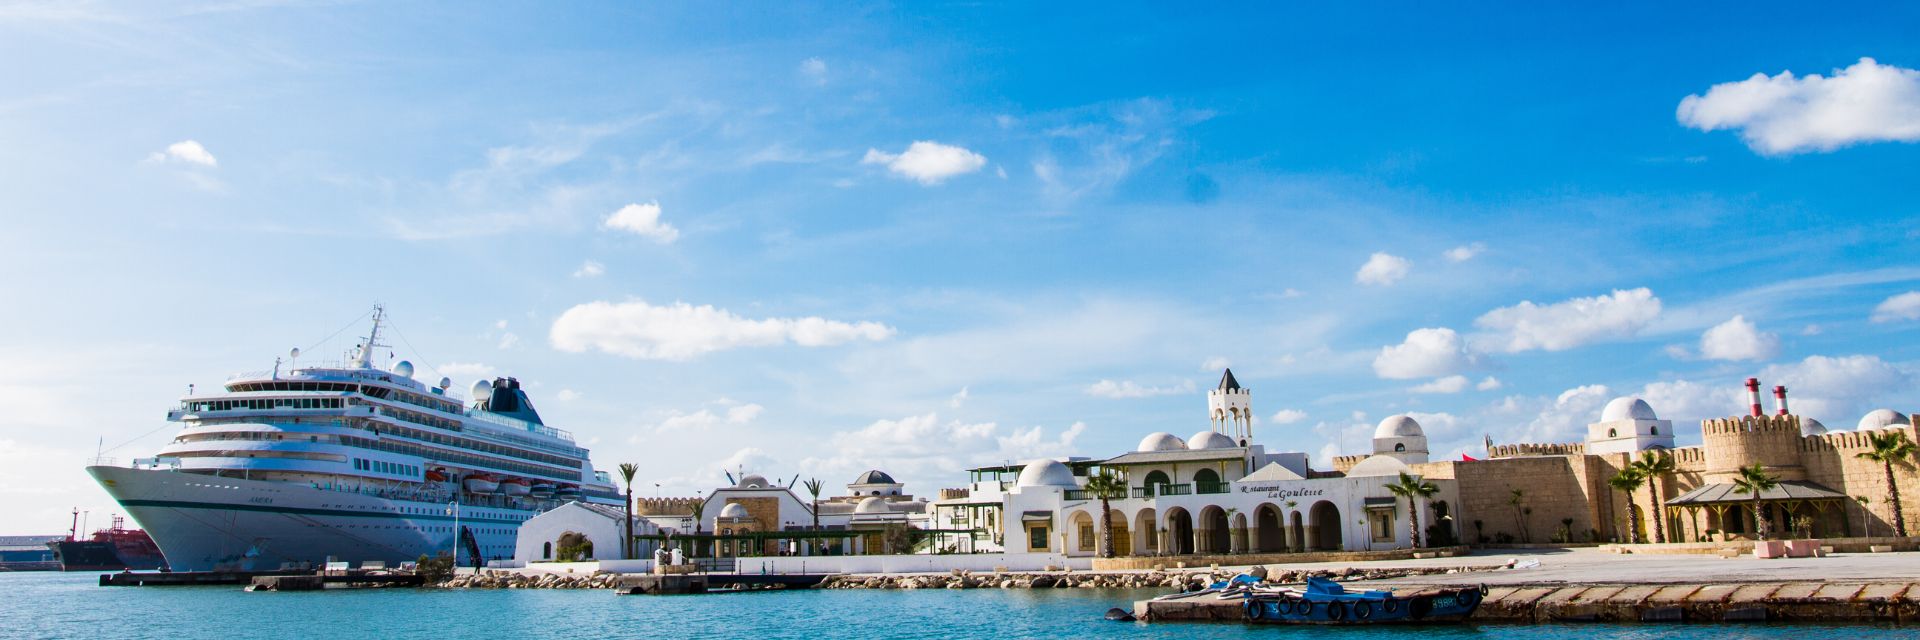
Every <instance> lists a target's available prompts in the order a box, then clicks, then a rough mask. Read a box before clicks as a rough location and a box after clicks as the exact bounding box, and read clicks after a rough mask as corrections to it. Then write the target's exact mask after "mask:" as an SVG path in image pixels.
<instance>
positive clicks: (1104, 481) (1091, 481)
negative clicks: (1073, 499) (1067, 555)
mask: <svg viewBox="0 0 1920 640" xmlns="http://www.w3.org/2000/svg"><path fill="white" fill-rule="evenodd" d="M1087 495H1089V496H1093V497H1095V498H1099V499H1100V557H1102V558H1111V557H1113V506H1112V502H1111V501H1112V500H1113V499H1114V498H1120V497H1125V496H1126V495H1127V481H1126V480H1123V479H1121V478H1120V476H1118V475H1115V474H1114V473H1113V472H1111V471H1108V470H1106V469H1101V470H1100V472H1099V473H1096V474H1093V475H1090V476H1087Z"/></svg>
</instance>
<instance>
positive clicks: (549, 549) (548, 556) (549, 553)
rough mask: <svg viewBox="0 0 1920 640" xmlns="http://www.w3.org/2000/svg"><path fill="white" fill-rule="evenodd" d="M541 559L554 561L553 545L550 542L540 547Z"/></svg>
mask: <svg viewBox="0 0 1920 640" xmlns="http://www.w3.org/2000/svg"><path fill="white" fill-rule="evenodd" d="M540 559H541V560H552V559H553V543H551V542H548V543H545V544H542V545H540Z"/></svg>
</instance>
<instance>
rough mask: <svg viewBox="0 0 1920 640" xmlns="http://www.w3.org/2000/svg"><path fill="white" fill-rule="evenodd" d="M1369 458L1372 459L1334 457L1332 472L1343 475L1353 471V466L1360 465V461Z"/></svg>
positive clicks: (1365, 456) (1366, 456) (1358, 456)
mask: <svg viewBox="0 0 1920 640" xmlns="http://www.w3.org/2000/svg"><path fill="white" fill-rule="evenodd" d="M1369 457H1372V456H1370V455H1354V456H1334V457H1333V470H1334V471H1336V472H1339V473H1341V474H1345V473H1346V472H1347V471H1349V470H1352V469H1353V465H1356V464H1360V461H1361V460H1365V459H1367V458H1369Z"/></svg>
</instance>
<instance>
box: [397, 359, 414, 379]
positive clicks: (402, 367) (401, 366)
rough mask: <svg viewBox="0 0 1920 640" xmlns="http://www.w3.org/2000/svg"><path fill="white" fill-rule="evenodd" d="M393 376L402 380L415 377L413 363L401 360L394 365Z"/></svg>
mask: <svg viewBox="0 0 1920 640" xmlns="http://www.w3.org/2000/svg"><path fill="white" fill-rule="evenodd" d="M393 375H396V376H400V377H402V378H411V377H413V363H411V362H407V361H405V360H401V361H399V362H395V363H393Z"/></svg>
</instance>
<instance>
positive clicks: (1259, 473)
mask: <svg viewBox="0 0 1920 640" xmlns="http://www.w3.org/2000/svg"><path fill="white" fill-rule="evenodd" d="M1207 400H1208V414H1209V418H1210V420H1209V422H1210V423H1211V425H1212V426H1211V428H1210V429H1208V430H1204V431H1201V432H1199V433H1196V434H1194V435H1193V437H1191V438H1188V439H1186V440H1182V439H1180V438H1179V437H1176V436H1174V435H1172V434H1170V433H1164V432H1163V433H1154V434H1150V435H1148V436H1146V437H1145V438H1144V439H1142V440H1141V441H1140V445H1139V446H1138V447H1136V448H1135V450H1134V451H1131V452H1127V453H1123V454H1120V455H1117V456H1114V457H1111V458H1107V459H1104V460H1087V459H1069V460H1036V461H1033V462H1030V463H1027V464H1026V465H1024V466H1022V467H1020V468H1019V469H1018V472H1017V475H1016V474H1014V473H1013V472H1014V471H1015V469H1014V468H1012V467H985V468H981V469H975V470H973V477H972V478H971V482H970V484H969V485H968V486H967V487H966V488H965V489H964V490H958V491H948V492H943V493H942V496H941V499H940V500H938V501H936V502H935V503H934V505H933V506H934V516H933V520H934V522H935V523H937V524H939V525H940V526H941V527H943V528H969V527H971V528H976V529H978V530H980V531H981V532H982V533H980V534H978V535H975V536H973V537H972V538H971V539H968V540H964V541H961V542H960V543H957V545H956V546H957V548H953V549H951V550H953V551H959V552H1007V553H1046V552H1051V553H1061V554H1066V555H1069V556H1091V555H1094V554H1096V553H1098V551H1099V548H1100V546H1099V541H1098V538H1099V535H1100V527H1099V526H1098V524H1097V523H1096V520H1097V519H1098V518H1099V517H1100V501H1099V499H1097V498H1096V497H1094V496H1093V495H1091V494H1090V493H1089V492H1088V491H1087V490H1086V488H1085V487H1086V483H1087V478H1088V477H1089V476H1090V475H1094V474H1100V473H1110V474H1114V475H1116V476H1118V477H1119V478H1121V479H1122V480H1124V482H1125V485H1126V487H1127V489H1126V495H1125V496H1123V497H1114V498H1110V499H1109V500H1108V506H1109V509H1110V512H1109V514H1108V515H1110V516H1111V518H1112V520H1111V522H1112V525H1111V526H1112V531H1113V538H1114V551H1115V554H1116V555H1122V556H1126V555H1133V556H1165V555H1208V554H1240V553H1278V552H1285V551H1334V550H1346V551H1363V550H1384V549H1400V548H1407V547H1409V546H1412V537H1411V533H1410V531H1409V526H1408V522H1407V519H1408V517H1409V515H1410V512H1409V510H1408V505H1407V501H1406V500H1405V499H1401V498H1397V497H1396V496H1395V495H1394V494H1393V493H1392V492H1391V491H1390V490H1388V489H1387V485H1388V484H1389V483H1392V482H1395V481H1397V480H1398V479H1399V477H1400V474H1402V473H1405V474H1408V475H1410V476H1413V477H1415V478H1418V477H1419V474H1416V473H1413V470H1412V469H1411V468H1410V467H1409V466H1408V464H1419V463H1424V462H1426V461H1427V455H1428V454H1427V441H1426V435H1425V433H1424V432H1423V431H1422V430H1421V427H1420V424H1419V423H1418V422H1416V421H1415V420H1414V419H1412V418H1410V417H1407V416H1393V417H1390V418H1388V419H1386V420H1383V421H1381V423H1380V426H1379V428H1378V429H1377V430H1376V432H1375V434H1374V438H1373V451H1374V453H1373V455H1371V456H1369V457H1367V458H1366V459H1365V460H1363V461H1361V462H1359V463H1358V464H1356V465H1354V466H1353V467H1352V469H1350V470H1349V471H1348V472H1347V473H1345V474H1338V473H1333V472H1316V471H1313V470H1312V469H1310V468H1309V467H1308V464H1307V455H1306V454H1305V453H1301V452H1293V451H1286V452H1269V451H1267V450H1266V448H1265V447H1263V446H1261V445H1259V444H1255V443H1254V442H1253V433H1252V421H1251V416H1252V415H1253V414H1252V406H1251V392H1250V391H1249V390H1247V389H1245V388H1242V387H1241V386H1240V384H1239V381H1238V380H1236V379H1234V377H1233V372H1232V371H1227V372H1226V373H1225V374H1224V375H1222V376H1221V380H1220V384H1219V386H1218V387H1217V388H1216V389H1213V390H1212V391H1210V392H1208V394H1207ZM1009 475H1013V476H1014V477H1012V478H1011V479H1009V478H1008V476H1009ZM1430 482H1432V483H1433V484H1434V485H1435V486H1436V487H1437V488H1438V493H1436V494H1435V495H1433V496H1432V497H1430V498H1428V499H1426V500H1423V501H1421V504H1420V505H1418V507H1417V508H1419V509H1421V525H1422V528H1423V529H1428V528H1429V525H1432V526H1434V527H1438V528H1444V532H1445V534H1450V535H1446V537H1448V538H1452V537H1454V536H1456V535H1457V533H1458V532H1457V529H1456V528H1454V527H1453V523H1454V522H1457V521H1459V519H1460V517H1461V516H1460V514H1459V513H1457V512H1456V510H1454V509H1452V508H1450V506H1449V505H1457V504H1458V503H1459V492H1458V488H1457V487H1456V486H1455V484H1454V482H1453V481H1452V480H1451V479H1432V480H1430ZM1438 528H1436V529H1429V530H1436V531H1439V530H1442V529H1438ZM1424 538H1425V533H1424V532H1423V539H1424Z"/></svg>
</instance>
